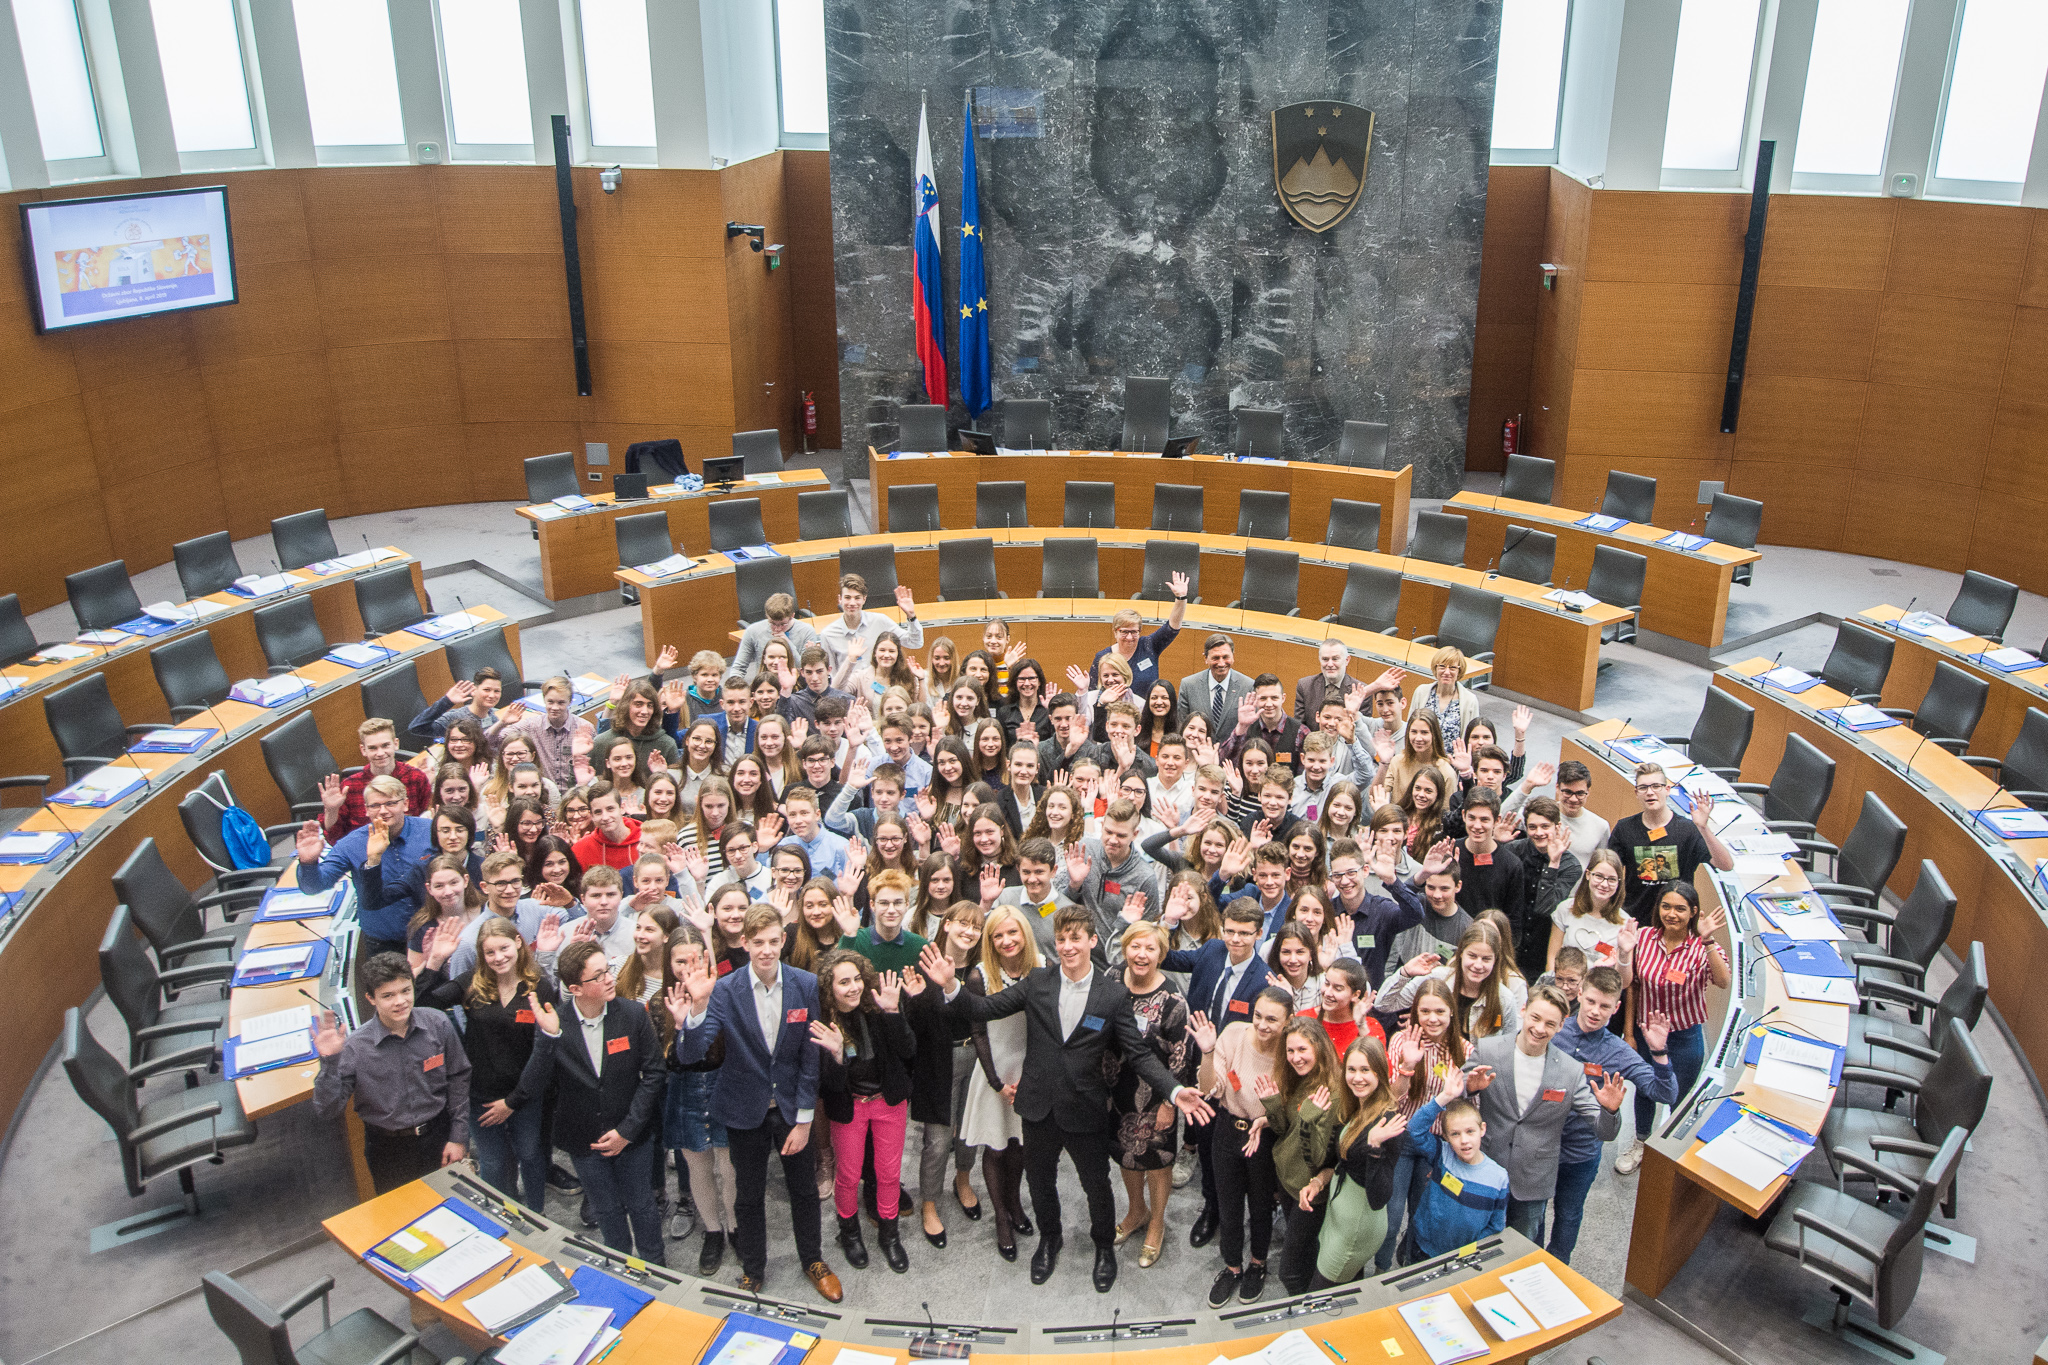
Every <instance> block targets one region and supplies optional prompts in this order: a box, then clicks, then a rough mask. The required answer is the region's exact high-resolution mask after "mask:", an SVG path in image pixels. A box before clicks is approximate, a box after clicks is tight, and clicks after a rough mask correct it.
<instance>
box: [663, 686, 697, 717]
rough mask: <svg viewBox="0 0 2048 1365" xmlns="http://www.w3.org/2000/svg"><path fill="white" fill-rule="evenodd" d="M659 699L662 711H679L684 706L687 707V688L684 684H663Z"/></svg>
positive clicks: (688, 693)
mask: <svg viewBox="0 0 2048 1365" xmlns="http://www.w3.org/2000/svg"><path fill="white" fill-rule="evenodd" d="M659 699H660V701H661V709H662V710H664V711H681V710H682V709H683V708H684V707H685V706H687V705H689V702H690V691H689V687H688V685H687V684H685V683H679V682H665V683H663V684H662V685H661V692H660V693H659Z"/></svg>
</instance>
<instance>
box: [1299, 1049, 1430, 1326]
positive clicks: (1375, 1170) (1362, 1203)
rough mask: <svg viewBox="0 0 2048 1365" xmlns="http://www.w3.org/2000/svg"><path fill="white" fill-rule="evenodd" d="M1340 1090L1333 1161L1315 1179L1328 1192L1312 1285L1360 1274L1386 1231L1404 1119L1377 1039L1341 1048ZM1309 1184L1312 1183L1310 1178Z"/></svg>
mask: <svg viewBox="0 0 2048 1365" xmlns="http://www.w3.org/2000/svg"><path fill="white" fill-rule="evenodd" d="M1343 1066H1344V1088H1343V1090H1342V1091H1341V1092H1340V1093H1339V1094H1338V1097H1337V1122H1338V1124H1339V1125H1340V1126H1339V1128H1338V1130H1337V1140H1336V1144H1335V1146H1336V1164H1335V1165H1334V1166H1333V1167H1331V1168H1328V1169H1325V1170H1324V1171H1322V1172H1319V1173H1318V1174H1317V1175H1316V1177H1315V1182H1320V1183H1321V1184H1322V1185H1323V1187H1324V1189H1326V1190H1327V1191H1328V1197H1327V1199H1326V1201H1325V1203H1324V1208H1323V1226H1322V1228H1321V1230H1320V1231H1319V1232H1318V1234H1317V1236H1316V1264H1315V1273H1314V1274H1313V1275H1311V1276H1310V1277H1309V1282H1308V1287H1309V1288H1310V1289H1327V1288H1329V1287H1330V1286H1332V1285H1338V1284H1343V1283H1345V1282H1347V1281H1349V1280H1354V1279H1356V1278H1358V1275H1359V1273H1360V1272H1361V1271H1362V1270H1364V1269H1365V1267H1366V1265H1368V1264H1369V1263H1370V1262H1371V1260H1372V1257H1373V1253H1374V1251H1375V1250H1377V1249H1378V1247H1379V1246H1380V1244H1381V1243H1382V1242H1384V1241H1386V1237H1387V1203H1388V1200H1389V1198H1390V1197H1391V1196H1392V1194H1393V1191H1394V1169H1395V1166H1396V1165H1397V1164H1398V1162H1399V1160H1400V1156H1401V1145H1402V1140H1403V1138H1404V1137H1406V1135H1407V1132H1408V1120H1407V1119H1406V1118H1405V1117H1403V1115H1402V1113H1401V1106H1400V1102H1399V1100H1398V1099H1397V1098H1396V1097H1395V1094H1394V1088H1393V1084H1392V1082H1391V1080H1390V1078H1389V1074H1388V1068H1387V1053H1386V1049H1385V1048H1384V1047H1382V1046H1381V1045H1380V1043H1379V1041H1378V1040H1377V1039H1374V1038H1360V1039H1359V1040H1358V1041H1356V1042H1354V1043H1352V1044H1351V1046H1349V1047H1347V1048H1345V1049H1344V1062H1343ZM1315 1182H1311V1183H1315Z"/></svg>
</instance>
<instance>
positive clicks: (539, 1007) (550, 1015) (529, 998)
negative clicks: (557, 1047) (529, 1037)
mask: <svg viewBox="0 0 2048 1365" xmlns="http://www.w3.org/2000/svg"><path fill="white" fill-rule="evenodd" d="M526 1007H527V1008H528V1009H530V1010H532V1011H533V1022H534V1023H536V1024H539V1025H540V1031H541V1032H542V1033H546V1034H550V1035H553V1034H557V1033H560V1032H561V1031H562V1021H561V1019H560V1018H558V1017H557V1016H556V1014H555V1007H554V1006H553V1005H546V1004H542V1003H541V998H540V996H539V995H538V994H536V993H535V992H533V991H528V992H527V993H526Z"/></svg>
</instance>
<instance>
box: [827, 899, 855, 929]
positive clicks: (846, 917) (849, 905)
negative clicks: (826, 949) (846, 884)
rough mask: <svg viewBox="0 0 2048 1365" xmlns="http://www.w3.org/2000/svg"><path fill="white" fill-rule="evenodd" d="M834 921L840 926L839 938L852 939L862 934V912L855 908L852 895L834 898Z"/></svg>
mask: <svg viewBox="0 0 2048 1365" xmlns="http://www.w3.org/2000/svg"><path fill="white" fill-rule="evenodd" d="M832 919H833V922H834V923H835V924H837V925H838V926H839V937H841V938H852V937H853V936H854V935H855V934H857V933H859V932H860V912H859V911H858V910H855V909H854V908H853V897H852V896H851V895H838V896H834V897H833V898H832Z"/></svg>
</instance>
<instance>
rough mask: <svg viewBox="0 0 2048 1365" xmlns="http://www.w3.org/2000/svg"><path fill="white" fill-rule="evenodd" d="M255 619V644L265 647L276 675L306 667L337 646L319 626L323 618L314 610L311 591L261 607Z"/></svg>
mask: <svg viewBox="0 0 2048 1365" xmlns="http://www.w3.org/2000/svg"><path fill="white" fill-rule="evenodd" d="M254 620H255V622H256V643H257V644H259V645H261V646H263V657H264V658H265V659H266V660H268V661H269V664H270V671H271V673H273V674H277V673H289V672H291V671H292V670H293V669H295V668H303V667H304V666H305V665H307V664H309V663H312V662H313V660H315V659H318V658H321V657H323V656H324V655H325V654H326V653H327V651H328V650H330V649H332V648H333V647H334V646H333V645H331V644H329V643H328V640H327V636H326V634H325V633H324V632H323V631H322V630H321V629H320V618H319V616H318V615H317V614H316V613H315V612H314V610H313V599H312V597H311V596H310V595H309V594H306V593H300V594H299V595H298V596H296V597H287V598H285V599H284V600H283V601H282V602H273V603H272V604H271V605H269V606H267V607H258V608H256V611H255V614H254Z"/></svg>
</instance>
